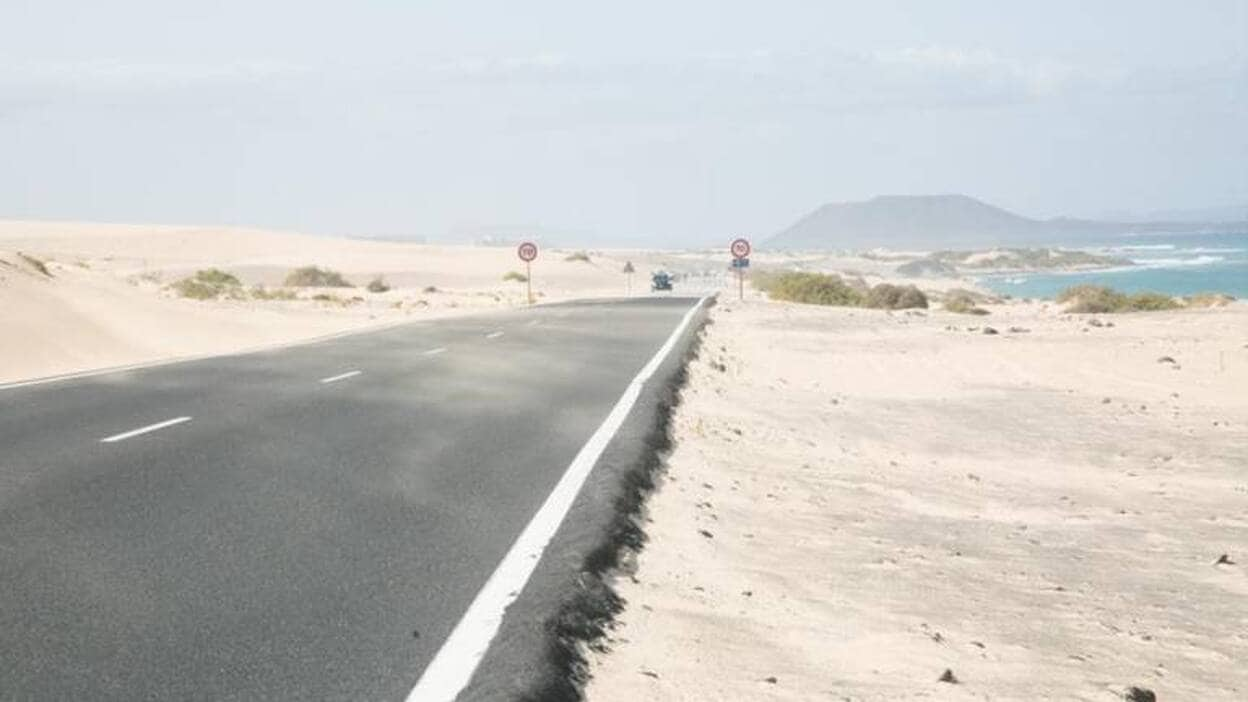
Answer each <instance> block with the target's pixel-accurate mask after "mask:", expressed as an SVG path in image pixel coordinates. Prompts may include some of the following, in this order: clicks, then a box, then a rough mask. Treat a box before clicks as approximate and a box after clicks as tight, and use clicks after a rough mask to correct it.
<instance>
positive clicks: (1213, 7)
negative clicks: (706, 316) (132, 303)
mask: <svg viewBox="0 0 1248 702" xmlns="http://www.w3.org/2000/svg"><path fill="white" fill-rule="evenodd" d="M935 193H964V194H967V195H971V196H974V197H978V198H980V199H983V200H986V201H988V202H990V203H993V204H995V205H998V206H1001V207H1005V208H1007V209H1011V210H1014V211H1017V212H1019V213H1021V214H1024V215H1028V216H1038V217H1046V216H1057V215H1074V216H1096V215H1100V214H1104V213H1111V212H1112V213H1140V212H1149V211H1157V210H1174V209H1185V208H1204V207H1215V206H1227V205H1239V204H1241V203H1246V202H1248V1H1245V0H1230V1H1223V2H1213V1H1201V0H1175V1H1173V2H1151V1H1149V0H1129V1H1114V0H1101V1H1099V2H1087V1H1086V0H1084V1H1079V2H1065V1H1048V2H1027V3H1024V2H999V0H994V1H991V2H959V1H953V0H946V1H942V2H939V3H936V2H923V1H920V0H915V1H913V2H887V1H884V2H877V1H872V2H867V1H866V0H862V1H860V2H830V1H825V2H817V1H815V0H809V1H807V2H792V1H786V0H772V1H770V2H737V1H731V0H721V1H711V0H688V1H684V2H671V1H670V0H669V1H668V2H650V1H649V0H630V2H615V3H602V2H586V1H585V0H580V1H572V0H569V1H567V2H541V1H538V0H532V1H529V2H524V3H517V2H506V1H499V2H472V1H468V0H464V1H460V2H432V1H431V2H418V1H416V0H408V1H400V0H355V1H353V2H320V1H318V0H270V1H268V2H258V1H255V0H252V1H248V2H238V1H234V0H224V1H220V2H211V3H208V2H202V1H201V2H194V3H185V2H176V1H172V0H110V1H109V2H98V0H78V1H76V2H68V1H60V0H30V1H27V0H4V1H3V2H0V218H6V219H76V220H96V221H111V222H142V223H169V224H228V225H245V226H262V227H273V228H281V229H293V230H299V231H306V232H311V233H322V234H335V235H349V236H370V237H400V238H402V237H413V238H424V239H427V240H430V241H450V240H471V239H472V238H475V237H477V236H480V235H482V234H495V235H499V236H507V237H511V236H516V235H519V234H525V235H533V236H537V237H538V238H540V239H542V240H544V241H551V242H558V243H574V242H575V243H588V244H593V243H600V244H603V245H608V244H639V245H654V244H673V245H702V244H707V243H712V242H720V241H721V240H727V239H729V238H732V237H734V236H737V235H746V236H756V237H762V236H766V235H770V234H772V233H774V232H776V231H779V230H780V229H783V228H784V227H785V226H787V225H788V224H790V223H791V222H792V221H794V220H796V219H797V218H798V217H800V216H801V215H802V214H804V213H806V212H808V211H809V210H812V209H814V208H815V207H817V206H819V205H820V204H823V203H825V202H834V201H848V200H858V199H865V198H868V197H871V196H874V195H878V194H935Z"/></svg>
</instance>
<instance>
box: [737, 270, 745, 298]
mask: <svg viewBox="0 0 1248 702" xmlns="http://www.w3.org/2000/svg"><path fill="white" fill-rule="evenodd" d="M737 299H738V300H741V301H742V302H745V270H743V269H741V268H737Z"/></svg>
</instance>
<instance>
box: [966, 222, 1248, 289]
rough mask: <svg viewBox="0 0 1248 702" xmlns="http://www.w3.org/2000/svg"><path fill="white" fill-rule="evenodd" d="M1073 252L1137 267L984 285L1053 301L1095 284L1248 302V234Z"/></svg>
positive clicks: (1140, 241)
mask: <svg viewBox="0 0 1248 702" xmlns="http://www.w3.org/2000/svg"><path fill="white" fill-rule="evenodd" d="M1067 248H1079V249H1082V250H1085V251H1091V252H1093V253H1103V254H1107V255H1111V256H1118V257H1120V258H1126V259H1130V260H1131V261H1132V262H1133V263H1134V264H1135V265H1132V266H1123V267H1118V268H1106V269H1101V270H1094V271H1081V272H1079V273H1006V274H1001V275H990V276H983V277H981V278H979V279H978V281H979V283H980V284H981V285H983V286H985V287H988V288H990V289H992V290H994V291H996V292H998V293H1002V294H1008V295H1013V296H1014V297H1032V298H1052V297H1053V296H1054V295H1056V294H1057V293H1058V292H1059V291H1061V290H1062V289H1064V288H1067V287H1070V286H1071V285H1081V284H1084V283H1090V284H1093V285H1108V286H1109V287H1112V288H1115V289H1117V290H1122V291H1124V292H1141V291H1145V290H1149V291H1154V292H1160V293H1168V294H1170V295H1192V294H1194V293H1201V292H1221V293H1227V294H1228V295H1234V296H1235V297H1237V298H1248V233H1244V234H1188V235H1165V236H1162V235H1152V234H1150V235H1138V236H1127V237H1120V238H1117V239H1113V240H1110V241H1105V242H1100V243H1099V244H1098V245H1094V246H1088V245H1087V244H1083V245H1080V246H1078V247H1073V246H1072V247H1067Z"/></svg>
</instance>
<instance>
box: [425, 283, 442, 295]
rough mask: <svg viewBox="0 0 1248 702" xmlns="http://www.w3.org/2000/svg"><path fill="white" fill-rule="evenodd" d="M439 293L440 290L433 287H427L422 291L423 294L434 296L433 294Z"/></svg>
mask: <svg viewBox="0 0 1248 702" xmlns="http://www.w3.org/2000/svg"><path fill="white" fill-rule="evenodd" d="M437 291H438V288H437V287H436V286H433V285H426V286H425V288H424V289H423V290H421V292H423V293H425V294H426V295H432V294H433V293H436V292H437Z"/></svg>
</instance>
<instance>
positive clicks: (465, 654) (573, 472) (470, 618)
mask: <svg viewBox="0 0 1248 702" xmlns="http://www.w3.org/2000/svg"><path fill="white" fill-rule="evenodd" d="M705 302H706V298H705V297H702V298H700V299H699V300H698V302H697V304H695V305H694V306H693V307H692V308H690V309H689V311H688V312H686V313H685V316H684V318H683V319H681V320H680V324H679V325H677V326H676V329H675V331H673V332H672V334H671V336H669V337H668V338H667V341H666V342H664V344H663V346H662V347H660V348H659V350H658V351H657V352H656V353H655V354H654V356H653V357H652V358H651V359H650V361H649V362H648V363H646V365H645V366H643V367H642V369H641V371H640V372H638V373H637V376H636V377H635V378H633V380H632V382H631V383H629V384H628V387H627V388H626V389H625V390H624V394H623V395H622V396H620V399H619V400H618V401H616V403H615V406H614V407H612V408H611V412H610V413H609V414H608V415H607V418H606V419H604V420H603V422H602V424H601V425H599V426H598V429H597V430H595V431H594V433H593V435H591V436H590V437H589V440H588V441H586V442H585V445H584V446H582V447H581V450H580V451H579V452H578V453H577V454H576V457H575V458H573V459H572V463H571V464H569V465H568V468H567V470H565V471H564V474H563V477H562V478H560V479H559V482H558V483H557V484H556V485H555V487H554V489H553V490H551V492H550V494H549V495H547V497H546V501H545V502H543V503H542V506H541V507H540V508H539V509H538V510H537V513H536V514H534V515H533V518H532V519H531V520H530V521H529V523H528V525H527V526H525V528H524V531H522V532H520V536H518V537H516V541H515V543H513V544H512V545H511V548H510V549H509V550H508V551H507V554H506V555H505V556H503V560H502V561H501V562H500V563H499V564H498V567H497V568H495V569H494V573H493V574H492V575H490V579H489V580H487V581H486V583H485V585H484V586H483V587H482V588H481V591H480V592H478V593H477V596H476V598H474V599H473V601H472V604H470V605H469V606H468V610H467V611H466V612H464V616H463V617H462V618H460V620H459V623H458V624H456V625H455V629H454V630H453V631H451V635H450V636H449V637H447V639H446V642H445V643H443V644H442V648H440V649H438V652H437V654H436V655H434V657H433V660H432V661H430V663H429V665H428V666H427V667H426V668H425V671H424V672H423V673H421V676H420V679H419V680H418V681H417V682H416V687H414V688H412V691H411V692H410V693H408V695H407V698H406V702H453V700H454V699H455V698H456V697H457V696H458V695H459V693H460V692H461V691H462V690H463V689H464V688H465V687H467V685H468V682H469V681H470V680H471V679H472V674H473V673H474V672H475V671H476V669H477V666H478V665H479V664H480V663H481V659H482V658H483V657H484V656H485V653H486V651H487V650H489V647H490V643H491V642H492V641H493V640H494V636H495V635H496V634H497V633H498V627H499V626H500V625H501V624H502V622H503V614H504V612H506V610H507V607H508V606H509V605H511V603H512V602H513V601H514V600H515V599H516V597H518V596H519V595H520V591H521V590H523V589H524V586H525V584H526V583H528V581H529V576H531V575H532V574H533V570H534V569H535V568H536V567H537V563H538V561H539V560H540V559H541V556H542V553H543V552H545V550H546V547H547V545H549V544H550V540H551V539H552V538H553V537H554V535H555V532H556V531H558V529H559V525H560V524H562V523H563V519H564V517H566V516H567V514H568V510H569V509H571V507H572V503H573V502H574V501H575V500H576V496H577V495H578V494H579V493H580V491H581V486H582V485H584V484H585V479H586V478H588V477H589V474H590V472H591V471H592V470H593V468H594V465H596V464H597V463H598V458H599V457H600V456H602V452H603V451H604V450H605V449H606V448H607V444H608V443H609V442H610V441H611V439H612V438H613V437H614V436H615V433H616V432H617V431H619V429H620V426H621V425H622V424H623V423H624V420H625V419H626V418H627V417H628V413H629V412H630V411H632V409H633V405H634V404H636V403H637V398H638V397H640V396H641V388H642V386H643V385H645V383H646V381H647V380H649V379H650V377H651V376H653V375H654V373H655V371H656V370H658V368H659V366H660V365H661V364H662V363H663V360H664V359H665V358H667V355H668V354H669V353H671V350H672V348H673V347H674V346H675V345H676V341H677V340H678V339H679V338H680V336H681V335H682V334H683V333H684V331H685V329H686V328H687V327H688V326H689V322H690V320H692V319H693V315H694V314H695V313H696V312H697V311H698V310H699V309H700V308H701V307H702V305H703V303H705Z"/></svg>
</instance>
